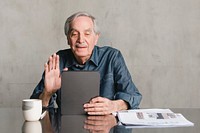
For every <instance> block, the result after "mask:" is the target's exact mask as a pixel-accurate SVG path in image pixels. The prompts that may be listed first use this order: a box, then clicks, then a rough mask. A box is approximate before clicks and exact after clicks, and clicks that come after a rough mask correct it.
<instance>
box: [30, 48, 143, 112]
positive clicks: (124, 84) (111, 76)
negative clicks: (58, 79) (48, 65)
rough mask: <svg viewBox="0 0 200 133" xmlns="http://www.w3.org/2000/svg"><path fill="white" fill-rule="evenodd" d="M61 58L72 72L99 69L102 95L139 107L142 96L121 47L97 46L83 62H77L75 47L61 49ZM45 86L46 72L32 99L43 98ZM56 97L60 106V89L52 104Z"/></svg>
mask: <svg viewBox="0 0 200 133" xmlns="http://www.w3.org/2000/svg"><path fill="white" fill-rule="evenodd" d="M57 54H58V55H59V57H60V71H61V72H62V70H63V69H64V68H66V67H67V68H68V70H69V71H77V70H78V71H80V70H81V71H82V70H83V71H84V70H87V71H98V72H99V73H100V96H102V97H106V98H108V99H110V100H117V99H122V100H124V101H125V102H127V103H128V105H129V109H136V108H138V106H139V104H140V101H141V99H142V95H141V94H140V92H139V91H138V89H137V88H136V87H135V85H134V83H133V82H132V79H131V75H130V73H129V71H128V69H127V67H126V64H125V61H124V59H123V57H122V54H121V53H120V51H119V50H117V49H114V48H111V47H107V46H105V47H98V46H95V47H94V50H93V53H92V56H91V58H90V59H89V60H88V61H87V62H86V63H85V64H84V65H80V64H78V62H77V61H76V59H75V57H74V55H73V53H72V51H71V49H65V50H60V51H58V52H57ZM43 89H44V73H43V76H42V79H41V81H40V82H39V84H38V85H37V86H36V88H35V89H34V91H33V94H32V95H31V98H39V95H40V94H41V93H42V91H43ZM54 100H56V101H57V104H58V105H60V90H58V91H57V92H56V94H54V95H53V96H52V98H51V100H50V103H49V105H50V106H51V105H53V101H54Z"/></svg>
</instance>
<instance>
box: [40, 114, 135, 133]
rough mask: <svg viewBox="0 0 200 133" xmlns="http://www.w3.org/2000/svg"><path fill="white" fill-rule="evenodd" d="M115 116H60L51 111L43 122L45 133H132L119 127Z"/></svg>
mask: <svg viewBox="0 0 200 133" xmlns="http://www.w3.org/2000/svg"><path fill="white" fill-rule="evenodd" d="M117 122H118V121H117V119H116V117H115V116H113V115H105V116H87V115H62V116H61V115H60V113H59V111H56V112H55V111H54V110H49V111H48V113H47V115H46V116H45V117H44V118H43V120H42V121H41V124H42V130H43V133H68V132H69V133H96V132H100V133H112V132H115V133H131V131H132V129H125V128H124V127H121V126H117Z"/></svg>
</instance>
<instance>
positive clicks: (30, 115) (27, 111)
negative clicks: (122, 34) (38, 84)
mask: <svg viewBox="0 0 200 133" xmlns="http://www.w3.org/2000/svg"><path fill="white" fill-rule="evenodd" d="M22 111H23V116H24V119H25V120H26V121H38V120H39V119H40V118H41V116H42V115H43V114H42V100H40V99H24V100H23V101H22Z"/></svg>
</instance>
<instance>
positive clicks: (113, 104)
mask: <svg viewBox="0 0 200 133" xmlns="http://www.w3.org/2000/svg"><path fill="white" fill-rule="evenodd" d="M65 34H66V36H67V40H68V45H69V46H70V49H65V50H60V51H58V52H57V53H56V54H53V55H52V56H50V57H49V59H48V63H46V64H45V67H44V73H43V76H42V79H41V81H40V82H39V84H38V85H37V86H36V88H35V90H34V91H33V94H32V96H31V98H39V99H42V103H43V106H53V103H54V102H55V101H56V102H57V104H58V105H60V88H61V76H60V74H61V72H62V71H63V70H69V71H77V70H79V71H80V70H83V71H84V70H89V71H98V72H99V73H100V78H101V80H100V96H99V97H95V98H92V99H91V100H90V101H89V102H88V103H85V104H84V105H83V108H84V110H85V112H87V113H88V114H89V115H106V114H110V113H112V112H115V111H119V110H126V109H136V108H138V106H139V104H140V101H141V98H142V96H141V94H140V93H139V91H138V89H137V88H136V87H135V85H134V83H133V82H132V79H131V75H130V73H129V71H128V69H127V67H126V65H125V61H124V59H123V57H122V55H121V53H120V51H118V50H117V49H114V48H111V47H106V46H105V47H98V46H96V44H97V41H98V39H99V34H100V33H99V29H98V27H97V24H96V19H95V18H94V17H93V16H91V15H90V14H88V13H86V12H78V13H75V14H73V15H72V16H70V17H69V18H68V19H67V21H66V23H65ZM74 95H76V94H74Z"/></svg>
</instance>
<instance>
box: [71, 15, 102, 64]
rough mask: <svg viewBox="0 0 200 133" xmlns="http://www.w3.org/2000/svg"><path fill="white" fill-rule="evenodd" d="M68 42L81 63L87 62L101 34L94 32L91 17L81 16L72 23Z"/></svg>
mask: <svg viewBox="0 0 200 133" xmlns="http://www.w3.org/2000/svg"><path fill="white" fill-rule="evenodd" d="M71 29H72V30H71V32H70V33H69V35H68V43H69V45H70V47H71V49H72V52H73V53H74V55H75V57H76V59H77V60H78V61H79V63H85V62H86V61H87V60H88V59H89V58H90V56H91V54H92V51H93V49H94V46H95V45H96V43H97V41H98V37H99V35H97V34H95V32H94V25H93V21H92V19H91V18H89V17H86V16H80V17H78V18H76V19H74V20H73V22H72V23H71Z"/></svg>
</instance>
